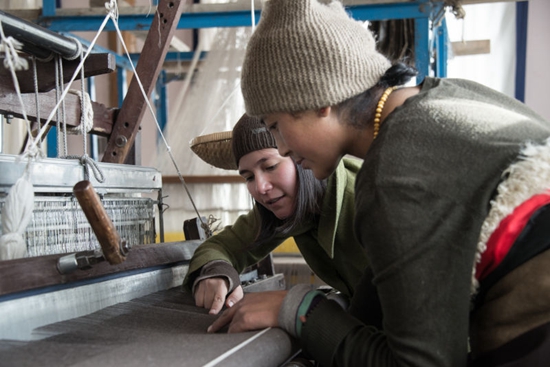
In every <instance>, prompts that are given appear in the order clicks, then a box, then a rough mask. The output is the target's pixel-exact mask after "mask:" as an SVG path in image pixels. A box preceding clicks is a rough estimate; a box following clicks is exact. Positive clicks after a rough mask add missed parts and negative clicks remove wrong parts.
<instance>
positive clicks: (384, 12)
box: [36, 0, 447, 124]
mask: <svg viewBox="0 0 550 367" xmlns="http://www.w3.org/2000/svg"><path fill="white" fill-rule="evenodd" d="M346 9H347V10H348V11H349V13H350V14H351V16H352V17H353V18H355V19H357V20H361V21H378V20H390V19H414V25H415V65H416V68H417V70H418V72H419V74H418V78H417V80H418V81H421V80H422V79H424V77H425V76H427V75H430V70H431V65H432V60H431V59H432V55H433V56H434V57H435V63H434V67H433V70H434V75H436V76H443V77H444V76H446V70H447V68H446V62H447V41H446V37H447V30H446V25H445V22H444V13H445V9H444V6H443V0H413V1H407V2H397V3H387V4H354V5H349V6H346ZM153 15H154V13H151V14H149V15H148V16H147V15H145V14H139V15H137V14H119V17H118V26H119V29H120V30H123V31H135V30H138V31H139V30H148V29H149V28H150V26H151V23H152V21H153ZM260 17H261V11H260V10H256V11H255V20H256V22H258V21H259V19H260ZM104 19H105V14H103V15H81V16H72V15H71V16H64V15H59V14H58V12H57V9H56V0H43V11H42V16H40V17H39V18H38V19H37V20H36V23H38V24H40V25H42V26H44V27H46V28H48V29H50V30H52V31H56V32H61V33H65V34H66V33H67V32H76V31H97V29H99V27H100V25H101V23H102V22H103V20H104ZM251 23H252V17H251V12H250V10H239V11H223V12H193V13H183V14H182V15H181V17H180V20H179V22H178V26H177V28H178V29H200V28H212V27H222V28H225V27H243V26H244V27H246V26H251V25H252V24H251ZM433 24H437V26H436V27H434V28H435V29H434V32H433V33H432V37H433V40H430V31H431V27H433ZM105 30H106V31H114V30H115V27H114V24H113V23H112V22H108V24H107V25H106V27H105ZM98 51H101V52H105V49H101V50H100V49H98ZM107 51H108V50H107ZM108 52H110V53H113V54H114V52H112V51H108ZM115 56H116V61H117V66H118V67H119V68H121V69H126V70H129V69H131V67H130V64H129V61H128V60H127V59H126V58H125V57H124V56H120V55H117V54H115ZM204 56H205V54H203V55H201V58H203V57H204ZM131 57H132V62H134V64H135V63H137V61H138V58H139V54H133V55H131ZM192 57H193V53H192V52H169V53H168V55H167V57H166V61H186V60H190V59H191V58H192ZM121 73H122V71H119V78H120V77H121V76H122V75H121ZM122 74H124V73H122ZM119 84H120V83H119ZM163 88H165V86H164V84H163V83H157V94H158V95H160V96H162V95H165V91H163V90H162V89H163ZM157 107H162V108H166V104H163V105H162V106H161V105H159V106H157ZM166 116H167V114H166V111H160V112H159V118H160V119H161V120H162V121H161V120H159V122H160V123H161V124H165V123H166V121H165V119H166Z"/></svg>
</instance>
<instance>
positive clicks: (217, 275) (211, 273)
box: [183, 211, 285, 314]
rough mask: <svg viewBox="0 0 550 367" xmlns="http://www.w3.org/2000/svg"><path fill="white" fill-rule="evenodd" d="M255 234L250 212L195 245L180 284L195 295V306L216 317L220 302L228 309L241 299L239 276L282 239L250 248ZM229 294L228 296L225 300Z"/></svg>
mask: <svg viewBox="0 0 550 367" xmlns="http://www.w3.org/2000/svg"><path fill="white" fill-rule="evenodd" d="M257 232H258V223H257V220H256V217H255V215H254V211H250V212H249V213H248V214H246V215H242V216H240V217H239V218H238V219H237V220H236V221H235V223H234V225H233V226H228V227H226V228H224V229H223V231H221V232H220V233H218V234H216V235H214V236H212V237H210V238H209V239H207V240H206V241H205V242H204V243H202V244H201V245H200V246H199V248H198V249H197V250H196V251H195V253H194V255H193V258H192V259H191V263H190V265H189V271H188V273H187V275H186V277H185V279H184V282H183V287H184V289H186V290H187V291H192V292H193V294H194V295H195V301H196V302H197V306H199V307H207V308H210V311H211V313H214V314H216V313H218V312H219V310H220V309H221V308H222V306H223V303H224V301H225V303H226V305H227V306H229V303H230V302H233V303H236V302H237V301H238V300H240V298H242V288H241V287H240V285H239V284H240V282H239V273H240V272H241V271H242V270H243V269H244V268H245V267H247V266H250V265H253V264H255V263H257V262H258V261H259V260H261V259H262V258H264V257H265V256H267V255H268V254H269V253H270V252H271V251H272V250H273V249H275V248H276V247H277V246H278V245H279V244H280V243H281V242H283V240H284V239H285V238H274V239H273V240H271V241H269V242H267V243H264V244H263V245H262V246H257V247H254V248H251V247H250V245H251V244H252V243H253V241H254V239H255V237H256V234H257ZM231 292H233V293H231ZM229 293H231V296H230V297H228V298H227V300H226V298H225V297H226V295H227V294H229Z"/></svg>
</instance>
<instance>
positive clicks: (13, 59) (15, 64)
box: [0, 21, 38, 157]
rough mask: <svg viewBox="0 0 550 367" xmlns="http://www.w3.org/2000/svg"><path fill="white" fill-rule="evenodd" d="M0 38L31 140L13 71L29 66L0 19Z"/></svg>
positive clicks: (25, 68)
mask: <svg viewBox="0 0 550 367" xmlns="http://www.w3.org/2000/svg"><path fill="white" fill-rule="evenodd" d="M0 38H1V42H0V51H3V52H4V67H5V68H6V69H9V70H10V73H11V77H12V81H13V87H14V89H15V93H16V95H17V98H18V99H19V105H20V107H21V114H22V115H23V120H25V123H26V126H27V134H28V135H29V141H31V140H30V139H31V138H32V133H31V124H30V122H29V119H28V118H27V112H26V110H25V104H24V103H23V98H22V97H21V90H20V89H19V82H18V80H17V74H16V73H15V71H17V70H27V69H28V68H29V63H28V62H27V60H26V59H24V58H22V57H19V54H18V52H17V50H19V49H21V47H22V44H21V43H20V42H19V41H17V40H16V39H14V38H13V37H11V36H9V37H6V36H5V34H4V27H3V26H2V22H1V21H0ZM25 150H26V149H25ZM27 154H28V155H30V156H32V157H34V156H36V155H37V154H38V152H37V151H36V149H30V150H29V151H28V152H27Z"/></svg>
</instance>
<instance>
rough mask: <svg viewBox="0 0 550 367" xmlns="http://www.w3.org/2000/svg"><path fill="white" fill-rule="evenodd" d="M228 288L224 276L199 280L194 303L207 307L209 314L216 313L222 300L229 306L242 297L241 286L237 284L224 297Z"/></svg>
mask: <svg viewBox="0 0 550 367" xmlns="http://www.w3.org/2000/svg"><path fill="white" fill-rule="evenodd" d="M228 289H229V282H228V281H227V279H225V278H208V279H204V280H201V281H200V282H199V283H198V284H197V288H196V289H195V305H196V306H197V307H204V308H209V309H210V311H208V313H209V314H210V315H217V314H218V313H219V312H220V310H221V309H222V308H223V305H224V302H225V305H226V306H227V307H231V306H233V305H234V304H235V303H237V302H239V301H240V300H241V299H242V298H243V288H242V287H241V286H240V285H239V286H238V287H237V288H235V289H234V290H233V292H231V294H230V295H229V297H227V299H225V297H226V296H227V291H228Z"/></svg>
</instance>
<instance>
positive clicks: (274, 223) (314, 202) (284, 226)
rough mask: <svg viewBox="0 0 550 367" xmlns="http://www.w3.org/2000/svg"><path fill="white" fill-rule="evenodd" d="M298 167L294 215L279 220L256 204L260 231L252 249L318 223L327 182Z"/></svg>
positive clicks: (296, 165)
mask: <svg viewBox="0 0 550 367" xmlns="http://www.w3.org/2000/svg"><path fill="white" fill-rule="evenodd" d="M294 166H295V167H296V175H297V179H296V183H297V188H296V207H295V210H294V213H293V214H292V215H291V216H290V217H288V218H285V219H279V218H277V217H276V216H275V214H273V212H271V211H270V210H269V209H267V208H265V207H264V206H263V205H261V204H259V203H258V202H256V205H255V206H254V208H255V210H254V211H255V213H256V217H257V218H258V220H259V222H260V229H259V231H258V234H257V236H256V240H255V241H254V243H252V245H251V247H255V246H258V245H261V244H262V243H264V242H265V241H267V240H269V239H270V238H272V237H273V236H276V235H286V234H289V233H290V232H291V231H292V230H293V229H294V228H296V227H297V226H299V225H301V224H303V223H305V222H307V221H311V220H315V221H317V219H318V217H319V215H320V214H321V206H322V201H323V197H324V194H325V191H326V187H327V183H326V180H318V179H316V178H315V176H314V175H313V172H312V171H311V170H308V169H304V168H302V166H300V165H298V164H296V163H294Z"/></svg>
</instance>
